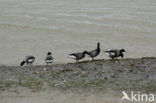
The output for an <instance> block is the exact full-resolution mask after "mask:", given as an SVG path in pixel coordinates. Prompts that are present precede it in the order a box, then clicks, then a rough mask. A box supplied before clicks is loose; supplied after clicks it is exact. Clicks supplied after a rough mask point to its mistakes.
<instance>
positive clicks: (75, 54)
mask: <svg viewBox="0 0 156 103" xmlns="http://www.w3.org/2000/svg"><path fill="white" fill-rule="evenodd" d="M86 53H87V52H86V51H84V52H82V53H80V52H78V53H72V54H69V56H68V57H69V58H73V59H75V60H76V62H79V60H80V59H83V58H84V57H85V54H86Z"/></svg>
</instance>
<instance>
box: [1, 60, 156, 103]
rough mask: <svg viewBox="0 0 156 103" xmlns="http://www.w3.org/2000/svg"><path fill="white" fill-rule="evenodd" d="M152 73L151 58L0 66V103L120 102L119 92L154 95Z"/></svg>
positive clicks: (155, 78) (155, 67)
mask: <svg viewBox="0 0 156 103" xmlns="http://www.w3.org/2000/svg"><path fill="white" fill-rule="evenodd" d="M155 74H156V58H155V57H146V58H137V59H132V58H130V59H119V60H96V61H94V62H92V61H83V62H81V63H68V64H55V65H52V66H30V67H29V66H25V67H20V66H1V67H0V103H17V102H18V103H27V102H29V103H43V102H44V103H66V102H67V103H79V102H82V103H83V102H84V103H101V102H102V103H120V102H121V101H120V97H121V96H122V91H123V90H124V91H136V92H137V91H140V92H142V93H156V75H155ZM108 97H110V98H111V99H109V98H108ZM52 98H53V99H52ZM113 98H115V99H113ZM70 99H71V100H70ZM125 103H128V102H126V101H125Z"/></svg>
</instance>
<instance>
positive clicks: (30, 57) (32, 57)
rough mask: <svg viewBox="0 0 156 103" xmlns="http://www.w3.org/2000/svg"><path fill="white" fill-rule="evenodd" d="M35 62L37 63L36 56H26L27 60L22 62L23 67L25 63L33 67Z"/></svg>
mask: <svg viewBox="0 0 156 103" xmlns="http://www.w3.org/2000/svg"><path fill="white" fill-rule="evenodd" d="M34 61H35V57H34V56H26V58H25V60H23V61H22V62H21V66H23V65H24V64H25V63H27V65H28V64H30V65H31V64H32V63H33V62H34Z"/></svg>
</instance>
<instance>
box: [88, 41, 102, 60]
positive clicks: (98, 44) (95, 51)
mask: <svg viewBox="0 0 156 103" xmlns="http://www.w3.org/2000/svg"><path fill="white" fill-rule="evenodd" d="M86 54H87V55H89V56H90V57H91V58H92V61H93V60H94V57H96V56H98V55H99V54H100V43H99V42H98V43H97V48H96V49H95V50H92V51H87V52H86Z"/></svg>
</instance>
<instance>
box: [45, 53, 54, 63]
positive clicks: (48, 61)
mask: <svg viewBox="0 0 156 103" xmlns="http://www.w3.org/2000/svg"><path fill="white" fill-rule="evenodd" d="M45 62H46V63H47V65H48V64H50V63H52V62H53V57H52V53H51V52H48V53H47V56H46V57H45Z"/></svg>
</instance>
